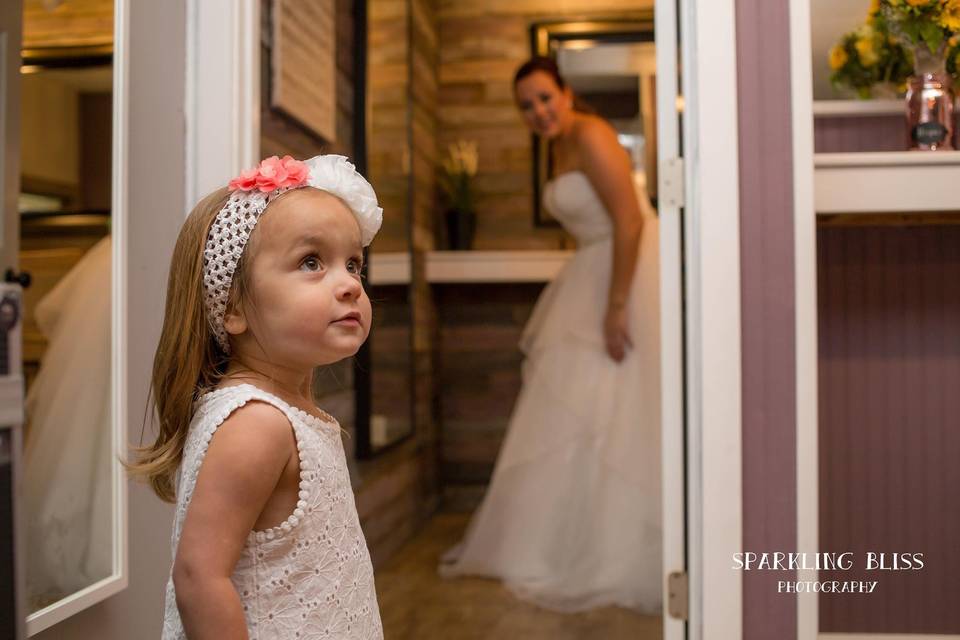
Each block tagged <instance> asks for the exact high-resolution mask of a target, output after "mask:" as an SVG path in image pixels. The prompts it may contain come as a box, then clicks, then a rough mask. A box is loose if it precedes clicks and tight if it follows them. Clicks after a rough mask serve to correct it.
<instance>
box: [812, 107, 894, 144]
mask: <svg viewBox="0 0 960 640" xmlns="http://www.w3.org/2000/svg"><path fill="white" fill-rule="evenodd" d="M906 136H907V134H906V123H905V118H904V117H903V116H899V115H885V116H871V117H857V118H851V117H849V116H818V117H817V118H815V119H814V121H813V147H814V150H815V152H816V153H841V152H848V151H904V150H906V148H907V137H906Z"/></svg>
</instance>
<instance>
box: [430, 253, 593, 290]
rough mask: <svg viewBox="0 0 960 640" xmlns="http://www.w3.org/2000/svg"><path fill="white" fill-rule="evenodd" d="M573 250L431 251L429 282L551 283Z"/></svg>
mask: <svg viewBox="0 0 960 640" xmlns="http://www.w3.org/2000/svg"><path fill="white" fill-rule="evenodd" d="M573 253H574V252H573V251H431V252H430V253H429V254H427V280H428V281H429V282H436V283H442V282H549V281H550V280H553V278H554V277H556V275H557V273H559V271H560V269H561V268H563V265H564V264H566V262H567V260H569V259H570V256H572V255H573Z"/></svg>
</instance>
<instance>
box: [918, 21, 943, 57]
mask: <svg viewBox="0 0 960 640" xmlns="http://www.w3.org/2000/svg"><path fill="white" fill-rule="evenodd" d="M920 35H921V36H922V37H923V41H924V42H926V43H927V46H928V47H929V48H930V53H936V52H937V49H939V48H940V43H941V42H943V30H942V29H941V28H940V27H939V26H938V25H936V24H935V23H933V22H924V23H923V24H922V25H921V26H920Z"/></svg>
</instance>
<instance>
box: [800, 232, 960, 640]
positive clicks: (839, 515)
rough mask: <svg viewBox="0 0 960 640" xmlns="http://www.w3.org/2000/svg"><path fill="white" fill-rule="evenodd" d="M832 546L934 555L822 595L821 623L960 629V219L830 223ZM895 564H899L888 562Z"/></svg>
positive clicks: (821, 306)
mask: <svg viewBox="0 0 960 640" xmlns="http://www.w3.org/2000/svg"><path fill="white" fill-rule="evenodd" d="M817 245H818V249H817V251H818V276H817V278H818V293H817V296H818V325H819V326H818V333H819V335H818V339H819V354H820V357H819V404H820V406H819V446H820V532H819V533H820V540H821V543H820V550H822V551H837V552H842V551H852V552H854V554H855V555H854V557H855V558H856V561H855V569H857V568H858V567H859V568H861V569H862V567H863V564H864V558H865V556H866V553H867V552H868V551H875V552H876V551H887V552H895V553H923V562H924V568H923V569H922V570H919V571H917V570H905V571H863V570H851V571H845V572H843V571H842V572H837V574H830V573H825V574H824V575H823V576H822V579H824V580H831V579H836V580H877V581H878V583H879V584H878V586H877V589H876V590H875V591H874V593H872V594H870V595H869V596H862V595H861V596H852V595H840V594H837V595H831V596H829V597H828V596H823V595H822V596H821V597H820V631H823V632H858V633H867V632H885V633H917V634H919V633H941V634H956V633H960V608H958V607H957V606H956V605H957V603H958V602H960V580H958V578H957V576H960V554H958V553H957V546H958V542H957V541H958V540H960V509H957V508H956V502H957V500H956V493H957V491H958V490H960V464H958V462H960V429H958V418H957V416H960V393H958V390H960V226H945V225H940V226H922V227H846V228H843V227H840V228H829V227H822V228H820V229H819V230H818V232H817ZM888 563H889V559H888Z"/></svg>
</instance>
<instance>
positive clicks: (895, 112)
mask: <svg viewBox="0 0 960 640" xmlns="http://www.w3.org/2000/svg"><path fill="white" fill-rule="evenodd" d="M903 114H904V104H903V100H902V99H901V100H814V101H813V115H814V117H816V116H846V117H851V118H862V117H864V116H868V117H869V116H902V115H903Z"/></svg>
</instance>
